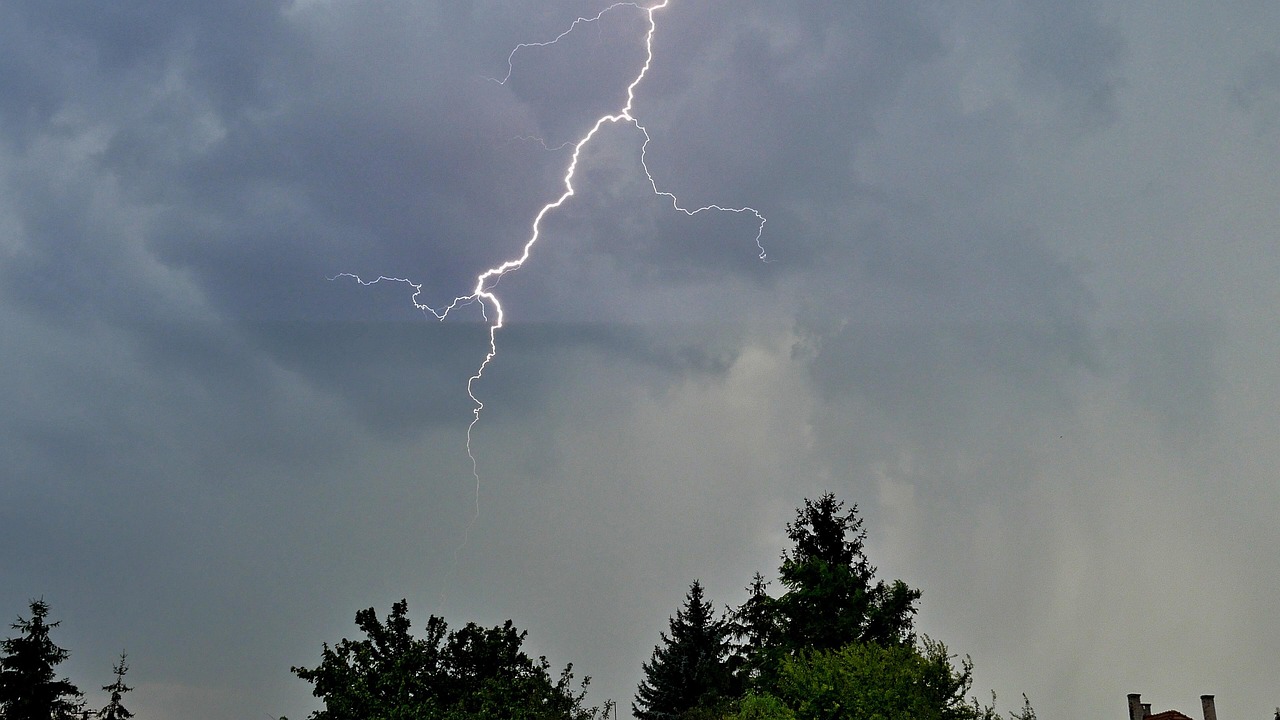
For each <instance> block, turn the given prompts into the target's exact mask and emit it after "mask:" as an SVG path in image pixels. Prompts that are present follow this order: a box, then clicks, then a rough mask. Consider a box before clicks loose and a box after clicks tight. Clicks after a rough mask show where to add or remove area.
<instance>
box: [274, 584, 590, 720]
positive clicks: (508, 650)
mask: <svg viewBox="0 0 1280 720" xmlns="http://www.w3.org/2000/svg"><path fill="white" fill-rule="evenodd" d="M356 625H357V626H358V627H359V628H360V629H361V630H362V631H363V632H364V634H365V636H366V637H365V638H364V639H362V640H347V639H345V638H344V639H343V640H342V641H340V642H339V643H338V644H337V645H335V646H333V647H332V648H331V647H329V645H328V643H325V644H324V646H323V651H322V655H321V660H320V664H319V665H318V666H316V667H314V668H305V667H294V668H292V670H293V672H294V674H296V675H297V676H298V677H300V678H302V679H303V680H306V681H307V682H309V683H311V684H312V685H313V686H314V687H313V689H312V693H313V694H314V695H315V696H316V697H318V698H321V699H323V700H324V709H323V710H317V711H316V712H314V713H312V714H311V716H310V717H311V719H312V720H410V719H412V720H480V719H482V718H483V719H486V720H488V719H494V720H504V719H506V720H587V719H589V718H592V717H595V716H596V715H597V714H598V712H597V710H596V709H595V708H590V709H588V708H584V707H583V706H582V701H583V698H584V696H585V689H583V690H579V691H575V690H574V689H573V687H572V685H573V673H572V672H571V666H569V667H566V668H565V669H564V670H563V671H562V672H561V673H560V676H559V678H558V679H556V680H552V678H551V675H550V674H549V672H548V670H549V667H550V666H549V663H548V662H547V660H546V658H538V659H537V660H534V659H533V658H531V657H529V656H528V655H527V654H525V652H524V651H523V650H522V649H521V647H520V646H521V644H522V643H523V641H524V638H525V633H523V632H518V631H517V630H516V629H515V628H514V626H513V625H512V623H511V621H509V620H508V621H507V622H506V623H505V624H503V625H499V626H497V627H493V628H482V627H480V626H478V625H476V624H474V623H471V624H468V625H467V626H466V627H464V628H462V629H461V630H458V631H455V632H452V633H450V632H449V631H448V627H447V625H446V624H445V621H444V620H443V619H442V618H439V617H436V616H435V615H432V616H431V617H430V618H429V619H428V620H427V624H426V628H425V637H423V638H415V637H414V636H413V635H412V633H411V632H410V628H411V624H410V621H409V617H408V603H406V602H405V601H404V600H401V601H400V602H397V603H395V604H394V605H392V608H391V614H389V615H388V616H387V618H386V621H385V622H382V621H379V620H378V617H377V615H376V614H375V612H374V610H373V608H368V609H366V610H361V611H359V612H357V613H356ZM586 684H587V680H584V681H583V682H582V685H581V687H582V688H585V686H586Z"/></svg>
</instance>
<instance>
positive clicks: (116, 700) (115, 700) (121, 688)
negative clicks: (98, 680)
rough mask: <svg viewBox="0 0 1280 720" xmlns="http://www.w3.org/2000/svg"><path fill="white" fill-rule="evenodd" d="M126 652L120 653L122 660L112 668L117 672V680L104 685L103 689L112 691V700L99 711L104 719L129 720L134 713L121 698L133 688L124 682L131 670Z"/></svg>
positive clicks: (99, 715) (99, 714) (100, 716)
mask: <svg viewBox="0 0 1280 720" xmlns="http://www.w3.org/2000/svg"><path fill="white" fill-rule="evenodd" d="M124 660H125V654H124V653H123V652H122V653H120V662H118V663H116V665H115V667H113V668H111V670H112V672H114V673H115V674H116V681H115V682H113V683H111V684H110V685H103V686H102V689H103V690H105V691H106V692H109V693H111V702H109V703H107V706H106V707H104V708H102V709H101V710H99V711H98V717H99V718H101V719H102V720H129V718H131V717H133V713H131V712H129V710H128V709H127V708H126V707H125V706H124V705H122V704H121V703H120V698H121V697H123V696H124V694H125V693H127V692H129V691H130V690H132V689H133V688H131V687H129V686H128V685H125V684H124V674H125V673H127V672H129V666H128V665H126V664H125V662H124Z"/></svg>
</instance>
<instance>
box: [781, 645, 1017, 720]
mask: <svg viewBox="0 0 1280 720" xmlns="http://www.w3.org/2000/svg"><path fill="white" fill-rule="evenodd" d="M971 671H972V666H971V665H970V664H969V662H968V660H967V659H966V660H965V661H964V662H963V663H962V664H961V667H960V668H959V669H957V668H955V667H953V666H952V664H951V658H950V657H949V656H948V655H947V649H946V647H945V646H943V645H942V644H941V643H936V642H933V641H930V640H929V639H928V638H925V639H924V640H923V641H922V642H920V643H919V644H912V645H903V644H899V645H892V646H887V647H886V646H883V645H877V644H875V643H853V644H850V645H847V646H845V647H843V648H840V649H838V650H815V651H809V652H803V653H800V654H798V655H796V656H794V657H789V658H786V659H785V660H783V663H782V668H781V672H780V677H779V682H778V686H777V688H776V692H777V695H778V696H779V697H780V698H781V699H782V700H783V702H785V703H786V705H787V706H788V707H790V708H792V709H793V710H794V711H795V716H796V718H798V719H800V720H810V719H812V720H818V719H819V718H851V719H857V720H862V719H865V720H895V719H897V718H902V719H904V720H905V719H907V718H910V719H912V720H997V716H996V714H995V711H994V710H993V709H992V708H989V707H982V706H979V705H978V704H977V703H976V702H975V701H971V700H969V699H968V692H969V689H970V687H971V685H972V676H971Z"/></svg>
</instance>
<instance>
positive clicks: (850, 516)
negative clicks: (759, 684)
mask: <svg viewBox="0 0 1280 720" xmlns="http://www.w3.org/2000/svg"><path fill="white" fill-rule="evenodd" d="M857 510H858V506H857V505H853V506H851V507H850V508H849V510H848V511H847V512H845V511H844V503H842V502H840V501H838V500H836V499H835V496H834V495H832V494H831V493H827V494H826V495H823V496H822V497H821V498H819V499H818V500H817V501H816V502H814V501H812V500H805V501H804V507H802V508H800V509H799V510H798V512H797V513H796V520H795V522H793V523H789V524H788V525H787V536H788V537H790V538H791V541H792V542H793V543H795V547H794V549H793V550H791V551H790V552H787V553H785V554H783V556H782V565H781V567H779V568H778V575H779V578H780V580H781V581H782V585H783V586H784V587H785V588H786V592H785V593H784V594H783V595H782V597H780V598H778V600H777V603H776V607H777V611H778V614H779V617H778V620H779V623H780V627H781V628H782V629H783V636H784V637H783V643H784V645H785V646H787V648H788V649H791V650H799V649H802V648H803V649H814V650H830V649H836V648H840V647H843V646H844V645H847V644H848V643H851V642H871V643H876V644H879V645H886V646H888V645H896V644H901V643H909V642H911V641H912V639H913V635H912V631H911V626H912V616H913V615H914V614H915V611H916V608H915V602H916V600H918V599H919V598H920V591H919V590H915V589H912V588H909V587H907V585H906V583H904V582H902V581H901V580H895V581H894V582H893V583H891V584H885V583H884V582H883V581H880V582H875V573H876V569H875V567H874V566H872V565H871V563H870V562H869V561H868V560H867V556H866V554H865V553H864V552H863V540H865V539H866V536H867V534H866V532H865V531H864V530H863V529H862V519H861V518H859V517H858V515H857Z"/></svg>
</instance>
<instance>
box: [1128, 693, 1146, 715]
mask: <svg viewBox="0 0 1280 720" xmlns="http://www.w3.org/2000/svg"><path fill="white" fill-rule="evenodd" d="M1142 718H1143V714H1142V695H1140V694H1139V693H1129V720H1142Z"/></svg>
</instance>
